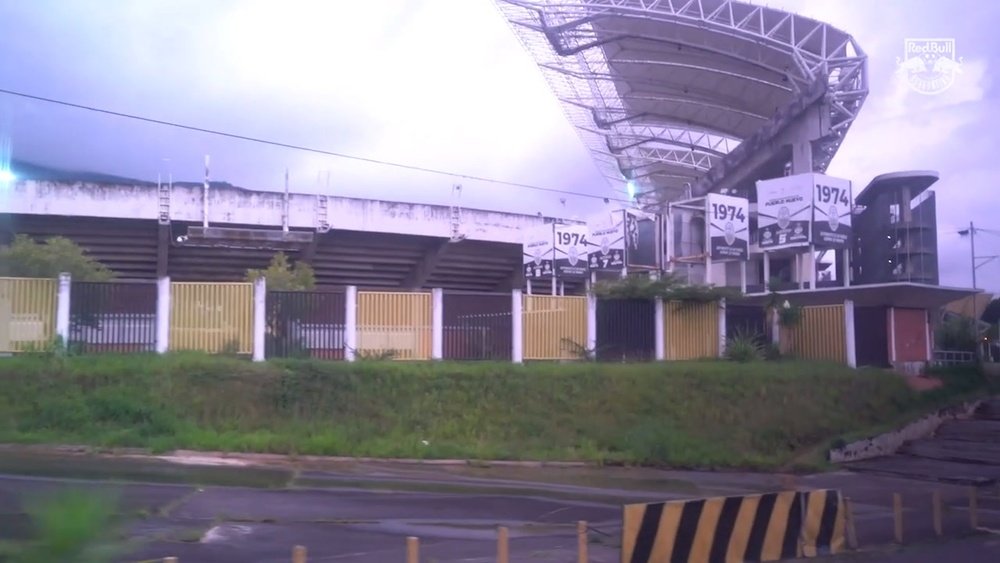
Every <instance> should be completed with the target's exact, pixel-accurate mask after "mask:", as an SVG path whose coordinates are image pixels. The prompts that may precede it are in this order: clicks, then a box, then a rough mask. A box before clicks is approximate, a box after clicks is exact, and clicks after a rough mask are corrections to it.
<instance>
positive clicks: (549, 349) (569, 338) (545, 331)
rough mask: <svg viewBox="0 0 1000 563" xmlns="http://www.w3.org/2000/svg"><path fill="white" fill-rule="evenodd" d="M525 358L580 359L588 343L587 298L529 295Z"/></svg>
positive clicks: (524, 326)
mask: <svg viewBox="0 0 1000 563" xmlns="http://www.w3.org/2000/svg"><path fill="white" fill-rule="evenodd" d="M522 318H523V326H522V330H523V331H524V340H523V342H524V359H525V360H563V359H568V360H572V359H579V355H578V354H577V351H582V350H585V349H586V346H587V298H586V297H567V296H560V295H525V296H524V309H523V313H522Z"/></svg>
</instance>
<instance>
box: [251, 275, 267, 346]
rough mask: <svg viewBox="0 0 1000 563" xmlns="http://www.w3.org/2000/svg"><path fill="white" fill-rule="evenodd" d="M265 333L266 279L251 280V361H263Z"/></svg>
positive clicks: (262, 277) (261, 277)
mask: <svg viewBox="0 0 1000 563" xmlns="http://www.w3.org/2000/svg"><path fill="white" fill-rule="evenodd" d="M266 335H267V279H265V278H264V276H260V277H259V278H257V279H256V280H254V282H253V356H252V358H253V361H255V362H263V361H264V338H265V337H266Z"/></svg>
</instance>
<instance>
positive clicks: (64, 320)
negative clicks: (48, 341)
mask: <svg viewBox="0 0 1000 563" xmlns="http://www.w3.org/2000/svg"><path fill="white" fill-rule="evenodd" d="M71 287H72V279H71V278H70V275H69V274H67V273H65V272H64V273H61V274H59V286H58V289H57V290H56V336H57V337H59V339H60V340H61V341H62V344H63V346H67V345H68V344H69V300H70V288H71Z"/></svg>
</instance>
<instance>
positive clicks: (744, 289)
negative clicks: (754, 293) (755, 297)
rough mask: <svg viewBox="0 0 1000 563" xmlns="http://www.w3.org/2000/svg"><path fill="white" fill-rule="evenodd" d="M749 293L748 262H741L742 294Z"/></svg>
mask: <svg viewBox="0 0 1000 563" xmlns="http://www.w3.org/2000/svg"><path fill="white" fill-rule="evenodd" d="M746 292H747V261H746V260H741V261H740V293H743V294H746Z"/></svg>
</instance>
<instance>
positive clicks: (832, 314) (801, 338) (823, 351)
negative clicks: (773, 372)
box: [781, 305, 847, 363]
mask: <svg viewBox="0 0 1000 563" xmlns="http://www.w3.org/2000/svg"><path fill="white" fill-rule="evenodd" d="M781 349H782V352H783V353H786V354H789V355H791V356H793V357H796V358H801V359H803V360H829V361H831V362H841V363H844V362H847V334H846V328H845V327H844V306H843V305H822V306H815V307H803V308H802V318H801V319H800V320H799V323H798V324H796V325H795V326H793V327H783V328H782V329H781Z"/></svg>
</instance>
